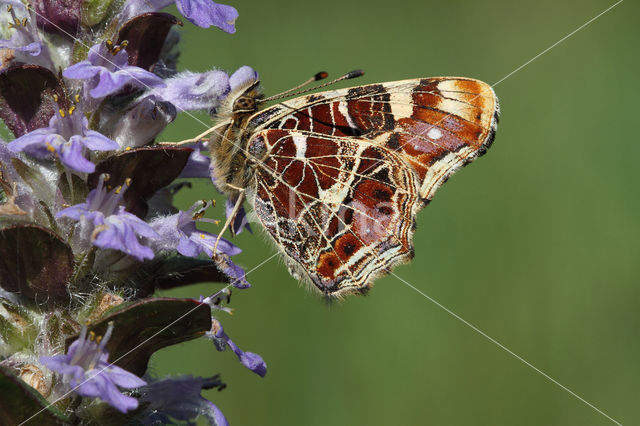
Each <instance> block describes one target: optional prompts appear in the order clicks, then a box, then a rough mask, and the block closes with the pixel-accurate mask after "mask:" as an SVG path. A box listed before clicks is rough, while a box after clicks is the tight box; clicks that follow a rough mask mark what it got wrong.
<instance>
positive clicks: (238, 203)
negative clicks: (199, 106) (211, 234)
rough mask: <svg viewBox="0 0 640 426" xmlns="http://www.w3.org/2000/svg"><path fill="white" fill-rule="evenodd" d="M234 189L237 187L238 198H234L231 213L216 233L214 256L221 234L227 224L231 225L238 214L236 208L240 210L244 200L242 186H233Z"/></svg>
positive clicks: (227, 226)
mask: <svg viewBox="0 0 640 426" xmlns="http://www.w3.org/2000/svg"><path fill="white" fill-rule="evenodd" d="M235 189H237V190H238V192H239V195H238V199H237V200H236V203H235V205H234V206H233V210H232V211H231V214H230V215H229V216H228V217H227V221H226V222H225V223H224V225H223V226H222V229H221V230H220V232H219V233H218V238H216V242H215V244H214V246H213V256H214V257H215V256H216V254H217V253H218V243H219V242H220V239H221V238H222V234H224V231H226V230H227V228H229V226H231V224H232V223H233V221H234V220H235V219H236V215H237V214H238V210H240V207H242V202H243V201H244V188H239V187H238V188H235Z"/></svg>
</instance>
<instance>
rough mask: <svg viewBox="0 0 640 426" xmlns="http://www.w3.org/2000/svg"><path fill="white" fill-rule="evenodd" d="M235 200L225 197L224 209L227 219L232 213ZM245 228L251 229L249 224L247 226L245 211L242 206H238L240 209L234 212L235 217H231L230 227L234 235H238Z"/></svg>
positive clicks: (247, 220)
mask: <svg viewBox="0 0 640 426" xmlns="http://www.w3.org/2000/svg"><path fill="white" fill-rule="evenodd" d="M235 204H236V202H235V201H234V200H231V199H229V198H227V201H226V202H225V206H224V211H225V214H226V215H227V219H228V218H229V216H230V215H231V213H233V207H234V206H235ZM245 228H246V229H247V231H249V232H252V231H251V226H249V219H248V218H247V213H246V212H245V211H244V207H240V209H239V210H238V211H237V212H236V217H235V218H234V219H233V223H232V224H231V229H232V231H233V233H234V234H235V235H238V234H239V233H241V232H242V230H243V229H245Z"/></svg>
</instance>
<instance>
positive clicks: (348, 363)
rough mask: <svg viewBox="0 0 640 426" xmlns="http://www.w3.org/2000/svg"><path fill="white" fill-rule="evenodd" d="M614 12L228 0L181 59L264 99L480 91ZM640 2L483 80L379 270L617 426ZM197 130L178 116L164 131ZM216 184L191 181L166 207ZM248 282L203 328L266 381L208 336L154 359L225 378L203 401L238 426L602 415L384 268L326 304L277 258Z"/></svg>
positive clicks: (566, 419) (258, 243)
mask: <svg viewBox="0 0 640 426" xmlns="http://www.w3.org/2000/svg"><path fill="white" fill-rule="evenodd" d="M613 3H614V2H613V1H612V2H609V1H594V0H588V1H582V2H574V1H557V0H553V1H552V0H543V1H538V2H529V1H506V0H504V1H482V2H475V1H448V2H436V1H408V0H397V1H394V2H392V3H391V2H388V1H387V2H383V1H379V0H376V1H337V0H325V1H316V2H302V1H287V0H272V1H242V0H237V1H235V2H232V4H233V5H234V6H235V7H236V8H237V9H238V11H239V13H240V18H239V19H238V21H237V33H236V34H234V35H227V34H225V33H223V32H221V31H217V30H214V29H211V30H203V29H199V28H195V27H193V26H191V25H189V24H187V25H185V28H183V31H182V34H183V45H182V50H183V54H182V56H181V60H180V68H181V69H190V70H194V71H205V70H208V69H211V68H212V67H219V68H222V69H225V70H227V71H233V70H235V69H236V68H237V67H239V66H241V65H245V64H247V65H251V66H252V67H254V68H255V69H256V70H258V71H259V73H260V75H261V78H262V81H263V86H264V89H265V91H266V93H267V94H273V93H276V92H279V91H282V90H285V89H287V88H289V87H291V86H293V85H295V84H297V83H299V82H300V81H302V80H304V79H306V78H307V77H308V76H310V75H312V74H314V73H316V72H318V71H322V70H326V71H329V72H330V73H331V75H333V76H338V75H339V74H341V73H344V72H346V71H350V70H351V69H355V68H363V69H365V70H366V75H365V77H363V78H361V79H359V80H356V81H352V82H350V83H351V85H353V84H365V83H373V82H379V81H390V80H399V79H406V78H414V77H427V76H440V75H460V76H469V77H475V78H479V79H482V80H484V81H487V82H489V83H495V82H497V81H499V80H500V79H502V78H503V77H504V76H506V75H507V74H509V73H510V72H512V71H513V70H515V69H516V68H517V67H519V66H520V65H522V64H524V63H525V62H526V61H528V60H530V59H531V58H533V57H534V56H535V55H537V54H538V53H540V52H541V51H542V50H544V49H545V48H547V47H548V46H550V45H552V44H553V43H555V42H556V41H558V40H559V39H561V38H562V37H564V36H565V35H567V34H568V33H570V32H571V31H573V30H574V29H576V28H577V27H579V26H580V25H582V24H583V23H585V22H586V21H588V20H589V19H591V18H592V17H594V16H596V15H597V14H598V13H600V12H601V11H603V10H604V9H606V8H607V7H608V6H610V5H612V4H613ZM639 12H640V8H639V7H638V3H637V2H632V1H626V2H623V3H621V4H620V5H619V6H617V7H616V8H614V9H613V10H611V11H610V12H608V13H607V14H605V15H604V16H602V17H600V18H599V19H597V20H596V21H595V22H593V23H592V24H590V25H589V26H587V27H586V28H584V29H583V30H582V31H580V32H578V33H576V34H575V35H574V36H572V37H570V38H569V39H567V40H566V41H565V42H563V43H562V44H560V45H558V46H557V47H555V48H553V49H552V50H550V51H549V52H548V53H546V54H544V55H543V56H541V57H540V58H539V59H537V60H535V61H533V62H532V63H531V64H529V65H528V66H526V67H524V68H523V69H521V70H520V71H518V72H517V73H515V74H514V75H512V76H511V77H509V78H507V79H506V80H504V81H502V82H501V83H500V84H498V85H497V86H496V87H495V90H496V92H497V94H498V96H499V98H500V101H501V104H502V120H501V123H500V127H499V129H498V134H497V138H496V143H495V145H494V147H493V148H492V149H491V150H490V152H489V154H488V155H487V156H485V157H483V158H481V159H480V160H479V161H477V162H476V163H474V164H472V165H471V166H469V167H467V168H465V169H463V170H462V171H461V172H460V173H459V174H457V175H455V176H454V177H453V178H452V179H451V180H450V181H449V182H448V183H447V184H446V185H444V187H443V188H442V189H440V191H439V193H438V194H437V195H436V197H435V200H434V202H433V203H432V204H431V205H430V206H429V207H428V208H427V209H425V210H424V211H422V212H421V213H420V217H419V220H418V222H419V226H418V230H417V233H416V236H415V245H416V258H415V260H414V261H413V263H411V264H409V265H406V266H402V267H400V268H398V269H396V273H397V274H398V275H399V276H401V277H402V278H403V279H405V280H406V281H408V282H409V283H411V284H412V285H414V286H415V287H417V288H418V289H420V290H421V291H423V292H424V293H426V294H427V295H428V296H429V297H431V298H433V299H434V300H435V301H437V302H438V303H440V304H442V305H443V306H445V307H446V308H447V309H450V310H451V311H452V312H455V314H457V315H459V316H460V317H461V318H464V320H466V321H468V322H469V323H471V324H473V325H475V326H476V327H478V328H479V329H480V330H482V331H484V332H485V333H486V334H487V335H489V336H491V337H492V338H494V339H496V340H497V341H499V342H500V343H501V344H503V345H504V346H505V347H507V348H509V349H510V350H511V351H513V352H514V353H516V354H518V355H520V356H521V357H523V358H524V359H526V360H527V361H529V362H530V363H531V364H532V365H534V366H535V367H536V368H539V369H540V370H542V371H544V372H545V373H547V374H549V375H550V376H552V377H554V378H555V379H556V380H558V381H559V382H560V383H562V384H563V385H565V386H567V387H568V388H569V389H571V390H572V391H574V392H576V393H577V394H578V395H580V396H581V397H583V398H584V399H586V400H587V401H589V402H590V403H592V404H593V405H594V406H596V407H598V408H599V409H600V410H602V411H604V412H605V413H607V414H608V415H610V416H611V417H613V418H614V419H616V420H617V421H619V422H621V423H623V424H639V423H640V403H639V402H640V401H639V400H640V385H639V383H640V380H639V379H640V363H639V360H640V312H639V309H638V308H639V307H640V303H639V302H640V286H638V284H639V281H640V266H639V265H638V260H639V257H640V256H639V255H640V243H639V236H640V221H639V219H640V198H639V197H638V183H640V171H639V168H638V166H637V164H636V162H637V160H638V158H639V157H640V138H639V136H638V135H639V131H638V128H637V127H635V128H634V126H638V121H639V120H638V112H639V108H638V102H639V101H638V94H639V93H640V90H639V89H640V85H639V83H638V82H639V81H640V80H639V78H638V77H639V73H638V71H639V65H640V61H639V59H638V54H639V47H638V43H639V41H640V37H639V36H640V29H639V27H638V22H639V21H638V17H639V16H640V14H639ZM344 86H347V84H343V85H342V86H341V87H344ZM202 117H204V119H205V120H207V122H208V117H206V116H201V118H202ZM202 130H203V128H202V126H201V124H199V123H197V122H196V121H195V120H194V119H193V118H190V117H188V116H182V117H180V118H179V119H178V120H177V123H175V124H174V125H171V126H169V129H168V130H167V131H166V132H165V134H164V135H163V139H164V140H180V139H184V138H187V137H192V136H194V135H196V134H198V133H200V132H201V131H202ZM214 194H215V192H214V190H213V189H212V187H211V185H210V183H208V182H200V183H198V184H197V185H195V186H194V188H193V190H190V191H185V192H183V193H182V194H181V195H180V197H179V198H178V200H177V201H178V204H179V205H180V206H181V207H182V208H186V207H188V206H190V205H191V203H192V201H193V200H195V199H198V198H203V197H212V196H216V197H218V199H220V197H219V196H218V195H214ZM213 216H218V217H223V212H222V210H221V209H220V208H218V210H216V211H215V212H214V214H213ZM259 228H260V226H259V225H257V224H254V229H255V230H256V231H257V232H256V233H255V234H254V235H250V234H248V233H244V234H242V235H240V236H239V237H238V238H237V239H236V242H237V244H238V245H239V246H240V247H242V248H243V249H244V253H242V254H241V255H239V256H238V260H239V262H240V263H241V264H242V265H243V266H244V267H246V268H247V269H248V270H249V269H251V268H253V267H255V266H257V265H259V264H260V263H261V262H262V261H263V260H265V259H266V258H268V257H269V256H271V254H273V253H274V249H273V247H272V245H271V244H270V243H269V242H268V241H267V238H266V236H265V234H264V233H263V232H262V231H261V230H259ZM249 280H250V281H251V282H252V283H253V288H251V289H249V290H245V291H235V292H234V295H233V298H232V307H234V308H235V313H234V315H233V316H231V317H229V316H227V315H224V314H221V315H219V318H220V319H221V321H222V323H223V324H224V326H225V329H226V331H227V332H228V334H229V335H230V336H231V337H232V338H233V339H234V340H235V341H236V343H238V345H240V347H242V348H243V349H244V350H249V351H254V352H257V353H259V354H261V355H262V356H263V357H264V359H265V360H266V362H267V364H268V374H267V376H266V377H265V378H264V379H260V378H259V377H258V376H256V375H254V374H253V373H251V372H249V371H248V370H246V369H244V368H242V366H241V365H240V364H239V363H238V361H237V360H236V358H235V357H234V356H233V354H232V353H230V352H228V353H218V352H216V351H215V350H214V348H213V346H212V345H211V343H210V342H207V341H204V340H201V341H200V340H199V341H193V342H189V343H187V344H183V345H180V346H178V347H173V348H168V349H165V350H163V351H161V352H159V353H157V354H156V355H155V356H154V358H153V368H154V370H155V371H156V372H158V373H160V374H164V373H176V374H178V373H185V372H187V373H191V374H194V375H211V374H214V373H217V372H221V373H222V377H223V379H224V380H225V381H226V382H227V383H228V388H227V389H225V390H224V391H222V392H217V391H212V392H208V393H206V396H208V397H209V398H210V399H211V400H212V401H214V402H215V403H216V404H217V405H218V406H219V407H220V408H221V409H222V410H223V412H224V413H225V414H226V416H227V418H228V419H229V421H230V422H231V423H232V424H233V425H365V424H366V425H386V424H389V425H417V424H434V425H466V424H474V425H476V424H477V425H600V424H602V425H606V424H612V422H611V421H610V420H608V419H607V418H606V417H604V416H603V415H601V414H599V413H598V412H596V411H595V410H594V409H592V408H590V407H589V406H587V405H586V404H585V403H583V402H581V401H580V400H578V399H577V398H575V397H574V396H572V395H570V394H569V393H568V392H567V391H565V390H563V389H561V388H560V387H559V386H557V385H556V384H553V383H552V382H550V381H549V380H548V379H546V378H545V377H543V376H542V375H541V374H540V373H538V372H536V371H534V369H532V368H531V367H530V366H527V365H525V364H524V363H523V362H521V361H519V360H518V359H516V358H514V357H513V356H512V355H510V354H509V353H507V352H506V351H505V350H503V349H501V348H500V347H499V346H497V345H496V344H495V343H492V342H491V341H489V340H488V339H486V338H485V337H483V336H482V335H480V334H479V333H478V332H477V331H475V330H473V329H472V328H471V327H469V326H468V325H465V324H464V323H462V322H461V321H460V320H458V319H456V318H455V317H454V316H453V315H451V314H450V313H448V312H447V311H445V310H444V309H443V308H442V307H439V306H438V305H437V304H435V303H434V302H432V301H430V300H429V299H427V298H425V297H423V296H422V295H420V294H419V293H417V292H416V291H414V290H412V289H411V288H409V287H408V286H406V285H405V284H403V283H402V282H401V281H400V280H398V278H395V277H393V276H390V277H386V278H383V279H380V280H378V281H377V283H376V286H375V287H374V289H373V291H371V293H370V295H368V296H367V297H351V298H349V299H348V300H346V301H344V302H343V303H339V304H333V305H331V306H327V305H326V304H325V303H323V302H322V300H320V298H318V297H317V296H316V295H315V294H311V293H309V292H308V291H306V290H305V289H303V288H301V287H300V286H299V285H298V284H297V283H296V281H295V280H293V279H292V278H291V277H290V276H289V274H288V273H287V270H286V268H285V267H284V266H283V264H282V263H281V262H280V261H279V260H277V259H272V260H271V261H269V262H267V263H266V264H264V265H263V266H260V267H259V268H258V269H256V270H255V271H254V272H252V273H251V274H250V275H249ZM216 288H219V285H213V284H209V285H200V286H194V287H189V288H185V289H182V290H180V291H173V292H166V293H163V294H165V295H173V296H185V297H186V296H189V297H193V296H197V295H199V294H209V293H211V292H213V291H215V289H216Z"/></svg>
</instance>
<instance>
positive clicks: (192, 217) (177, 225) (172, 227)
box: [151, 201, 242, 257]
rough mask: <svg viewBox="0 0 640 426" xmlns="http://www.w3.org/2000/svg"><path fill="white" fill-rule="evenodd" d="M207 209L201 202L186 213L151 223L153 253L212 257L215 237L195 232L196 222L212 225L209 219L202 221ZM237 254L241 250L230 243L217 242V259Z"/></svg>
mask: <svg viewBox="0 0 640 426" xmlns="http://www.w3.org/2000/svg"><path fill="white" fill-rule="evenodd" d="M209 205H210V203H207V202H202V201H201V202H198V203H196V204H194V205H193V206H192V207H191V209H189V210H187V211H181V212H178V213H176V214H174V215H170V216H164V217H160V218H157V219H155V220H154V221H153V222H151V226H152V227H153V229H155V230H156V232H157V233H158V235H159V236H160V238H159V239H158V240H157V241H154V248H156V249H157V250H177V251H178V253H180V254H181V255H183V256H192V257H196V256H198V255H200V254H201V253H204V254H206V255H207V256H209V257H213V256H214V253H213V249H214V246H215V244H216V239H217V238H218V236H217V235H215V234H211V233H209V232H205V231H200V230H199V229H198V228H196V222H197V221H200V222H212V221H211V220H210V219H206V218H203V217H202V215H203V214H204V212H205V210H206V209H207V208H208V207H209ZM213 222H215V221H213ZM240 252H242V250H240V248H238V247H237V246H235V245H234V244H233V243H231V242H230V241H228V240H226V239H224V238H220V241H219V242H218V247H217V255H219V254H226V255H229V256H235V255H236V254H238V253H240Z"/></svg>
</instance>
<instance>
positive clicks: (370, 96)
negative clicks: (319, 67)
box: [250, 77, 499, 200]
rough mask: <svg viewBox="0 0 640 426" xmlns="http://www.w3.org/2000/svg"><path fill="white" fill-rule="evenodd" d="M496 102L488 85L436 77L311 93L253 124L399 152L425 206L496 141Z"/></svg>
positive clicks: (266, 113)
mask: <svg viewBox="0 0 640 426" xmlns="http://www.w3.org/2000/svg"><path fill="white" fill-rule="evenodd" d="M498 114H499V105H498V100H497V98H496V96H495V93H494V92H493V89H492V88H491V86H489V85H488V84H486V83H484V82H482V81H479V80H474V79H468V78H458V77H435V78H426V79H415V80H404V81H396V82H389V83H380V84H371V85H366V86H359V87H354V88H351V89H341V90H335V91H328V92H321V93H317V94H313V95H308V96H304V97H300V98H296V99H292V100H289V101H285V102H283V103H281V104H278V105H275V106H273V107H271V108H269V109H267V110H264V111H262V112H259V113H257V114H256V115H255V116H253V117H252V119H251V120H250V123H251V124H250V126H251V127H253V128H256V129H257V130H260V129H291V130H297V131H299V132H304V133H305V134H308V135H318V136H319V137H322V136H333V137H348V136H356V137H358V138H359V139H368V140H371V141H373V142H374V143H377V144H379V145H381V146H384V147H386V148H387V149H389V150H392V151H394V152H396V153H397V154H398V155H399V156H400V157H401V158H403V159H404V161H405V162H406V164H407V165H408V166H409V167H410V168H411V170H413V172H414V173H415V175H416V177H417V179H418V180H419V182H420V190H419V194H420V196H421V197H422V198H424V199H427V200H430V199H431V198H432V197H433V194H434V193H435V191H436V189H437V188H438V187H439V186H440V184H442V183H443V182H444V181H445V180H446V179H447V178H448V177H449V176H450V175H451V174H452V173H453V172H454V171H455V170H456V169H457V168H458V167H460V166H462V165H466V164H468V163H469V162H471V161H472V160H473V159H475V158H476V157H478V156H479V155H482V154H484V153H485V152H486V150H487V149H488V148H489V146H490V145H491V143H492V142H493V138H494V136H495V131H496V127H497V120H498Z"/></svg>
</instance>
